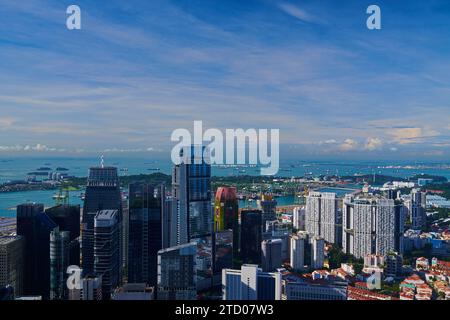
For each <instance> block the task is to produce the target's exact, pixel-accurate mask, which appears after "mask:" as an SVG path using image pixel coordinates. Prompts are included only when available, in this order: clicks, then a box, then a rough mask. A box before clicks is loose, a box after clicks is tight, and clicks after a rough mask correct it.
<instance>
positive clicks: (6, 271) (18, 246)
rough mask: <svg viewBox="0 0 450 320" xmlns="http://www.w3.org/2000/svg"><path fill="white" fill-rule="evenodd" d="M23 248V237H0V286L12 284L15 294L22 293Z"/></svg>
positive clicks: (19, 294)
mask: <svg viewBox="0 0 450 320" xmlns="http://www.w3.org/2000/svg"><path fill="white" fill-rule="evenodd" d="M24 249H25V239H24V238H23V237H21V236H4V237H0V288H3V287H6V286H8V285H9V286H12V288H13V291H14V294H15V295H16V296H21V295H22V294H23V280H24V267H25V263H24V262H25V256H24Z"/></svg>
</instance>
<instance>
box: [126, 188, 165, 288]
mask: <svg viewBox="0 0 450 320" xmlns="http://www.w3.org/2000/svg"><path fill="white" fill-rule="evenodd" d="M164 200H165V188H164V186H160V187H158V188H154V187H152V186H150V185H148V184H146V183H132V184H130V186H129V224H128V228H129V229H128V234H129V239H128V282H129V283H146V284H148V285H149V286H156V285H157V277H158V274H157V272H158V251H159V250H161V249H162V237H163V236H162V220H161V219H162V215H163V208H164Z"/></svg>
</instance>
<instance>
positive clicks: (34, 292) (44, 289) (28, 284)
mask: <svg viewBox="0 0 450 320" xmlns="http://www.w3.org/2000/svg"><path fill="white" fill-rule="evenodd" d="M56 227H57V225H56V224H55V223H54V222H53V221H52V220H51V219H50V218H49V217H48V215H47V214H45V213H44V205H42V204H21V205H19V206H17V234H18V235H20V236H23V237H24V238H25V250H24V251H25V268H24V289H23V294H24V295H28V296H42V298H43V299H48V298H49V297H50V232H52V231H53V230H54V229H55V228H56Z"/></svg>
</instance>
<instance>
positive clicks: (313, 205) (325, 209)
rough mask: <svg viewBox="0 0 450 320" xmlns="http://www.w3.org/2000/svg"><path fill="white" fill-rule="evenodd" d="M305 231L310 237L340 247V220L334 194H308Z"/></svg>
mask: <svg viewBox="0 0 450 320" xmlns="http://www.w3.org/2000/svg"><path fill="white" fill-rule="evenodd" d="M305 229H306V231H307V232H308V233H309V234H310V235H316V236H321V237H323V238H324V239H325V241H327V242H330V243H335V244H337V245H338V246H341V234H342V219H341V212H340V210H339V206H338V199H337V198H336V194H335V193H330V192H310V193H309V195H308V196H307V197H306V212H305Z"/></svg>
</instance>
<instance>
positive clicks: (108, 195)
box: [82, 165, 123, 274]
mask: <svg viewBox="0 0 450 320" xmlns="http://www.w3.org/2000/svg"><path fill="white" fill-rule="evenodd" d="M101 210H117V222H118V228H119V233H120V239H122V232H123V231H122V199H121V194H120V185H119V178H118V175H117V168H114V167H104V166H103V165H102V166H101V167H94V168H91V169H90V170H89V177H88V179H87V186H86V192H85V199H84V207H83V223H82V266H83V272H84V274H92V273H93V271H94V218H95V216H96V214H97V212H98V211H101ZM122 250H123V249H122V245H120V249H119V251H120V252H119V255H120V257H122ZM121 260H122V258H121ZM121 269H122V268H121Z"/></svg>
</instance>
